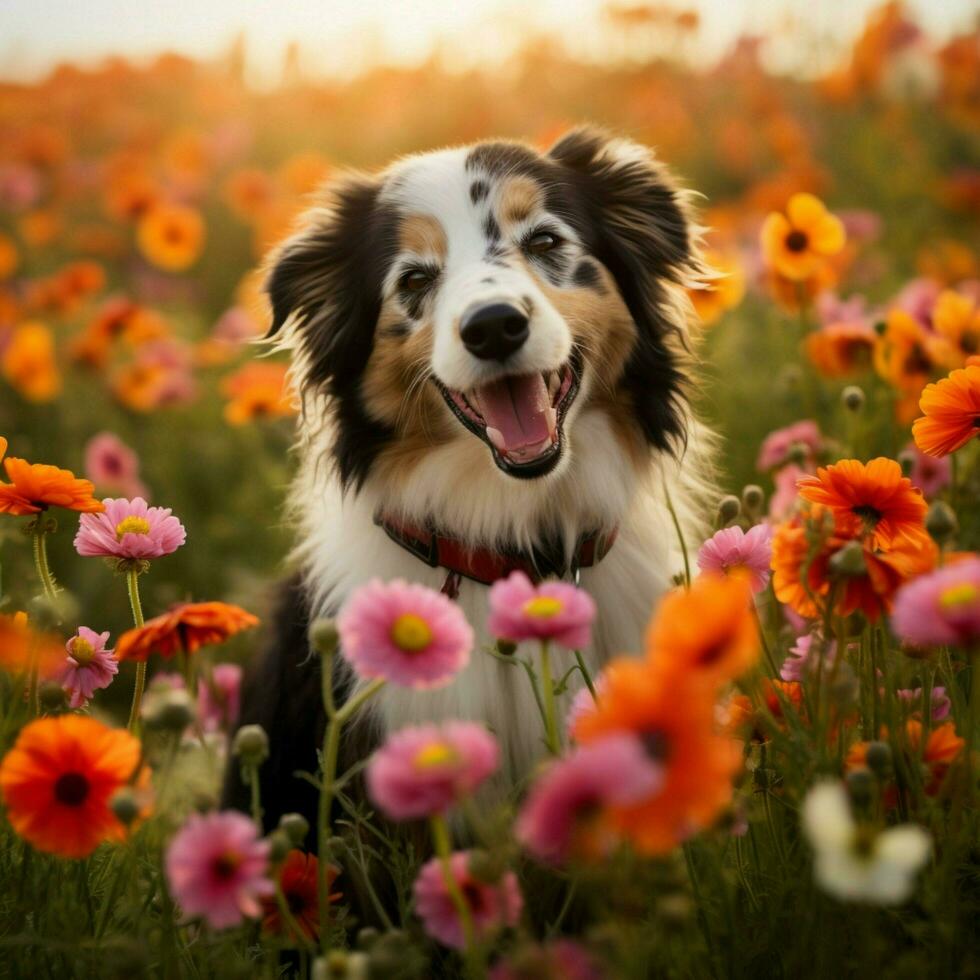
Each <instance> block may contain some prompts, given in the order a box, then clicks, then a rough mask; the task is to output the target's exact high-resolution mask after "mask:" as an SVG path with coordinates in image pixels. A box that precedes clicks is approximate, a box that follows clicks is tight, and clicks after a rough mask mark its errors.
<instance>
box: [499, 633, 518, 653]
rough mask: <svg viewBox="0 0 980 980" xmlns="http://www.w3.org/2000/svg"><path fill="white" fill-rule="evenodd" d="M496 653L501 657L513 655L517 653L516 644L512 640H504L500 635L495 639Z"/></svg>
mask: <svg viewBox="0 0 980 980" xmlns="http://www.w3.org/2000/svg"><path fill="white" fill-rule="evenodd" d="M497 653H499V654H500V656H502V657H513V656H514V654H515V653H517V644H516V643H515V642H514V641H513V640H505V639H503V637H501V638H499V639H498V640H497Z"/></svg>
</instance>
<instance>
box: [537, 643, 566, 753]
mask: <svg viewBox="0 0 980 980" xmlns="http://www.w3.org/2000/svg"><path fill="white" fill-rule="evenodd" d="M541 689H542V695H543V697H544V726H545V735H546V738H547V741H548V751H549V752H550V753H551V754H552V755H558V753H559V752H560V751H561V745H560V743H559V741H558V720H557V717H556V715H555V684H554V681H553V680H552V677H551V654H550V651H549V649H548V641H547V640H542V641H541Z"/></svg>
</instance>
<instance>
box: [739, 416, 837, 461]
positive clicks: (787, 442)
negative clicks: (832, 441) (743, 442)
mask: <svg viewBox="0 0 980 980" xmlns="http://www.w3.org/2000/svg"><path fill="white" fill-rule="evenodd" d="M797 445H799V446H802V447H803V448H804V449H805V450H806V454H807V458H808V459H812V458H813V457H814V456H816V455H817V453H819V452H820V450H821V448H822V447H823V436H822V435H821V434H820V428H819V427H818V426H817V423H816V422H814V421H813V420H812V419H803V420H801V421H799V422H794V423H793V424H792V425H788V426H786V428H785V429H777V430H776V431H775V432H770V433H769V435H767V436H766V438H765V439H764V440H763V441H762V446H761V447H760V449H759V457H758V459H756V461H755V466H756V469H758V470H760V471H762V472H765V471H766V470H772V469H775V468H776V467H777V466H782V465H783V464H784V463H786V462H787V459H786V457H787V456H788V455H789V452H790V450H791V449H792V448H793V447H794V446H797Z"/></svg>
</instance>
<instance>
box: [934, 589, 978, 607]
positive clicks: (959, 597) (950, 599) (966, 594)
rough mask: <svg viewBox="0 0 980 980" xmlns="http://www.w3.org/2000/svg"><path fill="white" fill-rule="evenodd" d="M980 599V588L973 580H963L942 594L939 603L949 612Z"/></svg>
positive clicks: (970, 604)
mask: <svg viewBox="0 0 980 980" xmlns="http://www.w3.org/2000/svg"><path fill="white" fill-rule="evenodd" d="M978 600H980V589H977V587H976V586H975V585H973V584H972V583H971V582H961V583H960V584H959V585H954V586H952V587H951V588H948V589H946V591H945V592H942V593H941V594H940V596H939V605H940V607H941V608H943V609H945V610H946V611H947V612H951V611H953V610H956V609H962V608H964V607H965V606H972V605H973V604H974V603H975V602H977V601H978Z"/></svg>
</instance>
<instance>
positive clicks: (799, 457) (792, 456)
mask: <svg viewBox="0 0 980 980" xmlns="http://www.w3.org/2000/svg"><path fill="white" fill-rule="evenodd" d="M809 457H810V449H809V447H808V446H807V445H806V443H803V442H794V443H793V445H792V446H790V447H789V449H787V450H786V462H787V463H795V464H796V465H797V466H805V465H806V461H807V459H809Z"/></svg>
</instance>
